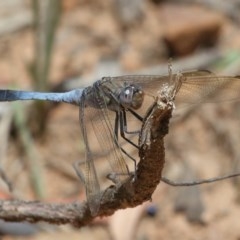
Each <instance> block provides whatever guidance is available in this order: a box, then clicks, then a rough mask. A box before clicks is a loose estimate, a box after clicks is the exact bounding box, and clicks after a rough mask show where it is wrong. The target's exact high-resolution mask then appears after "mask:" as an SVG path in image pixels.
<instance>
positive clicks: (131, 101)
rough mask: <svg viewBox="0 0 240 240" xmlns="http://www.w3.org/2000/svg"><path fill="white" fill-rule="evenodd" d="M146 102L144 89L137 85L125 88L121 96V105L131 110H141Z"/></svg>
mask: <svg viewBox="0 0 240 240" xmlns="http://www.w3.org/2000/svg"><path fill="white" fill-rule="evenodd" d="M143 100H144V92H143V91H142V88H141V87H140V86H138V85H136V84H131V85H129V86H125V87H123V88H122V89H121V91H120V94H119V103H120V104H121V105H122V106H123V107H125V108H130V109H139V108H140V107H141V106H142V103H143Z"/></svg>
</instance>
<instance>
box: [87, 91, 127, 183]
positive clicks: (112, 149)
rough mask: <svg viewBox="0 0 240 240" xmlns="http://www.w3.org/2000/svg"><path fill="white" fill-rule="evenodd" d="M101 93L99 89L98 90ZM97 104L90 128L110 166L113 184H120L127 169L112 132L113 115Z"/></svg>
mask: <svg viewBox="0 0 240 240" xmlns="http://www.w3.org/2000/svg"><path fill="white" fill-rule="evenodd" d="M98 91H101V89H98ZM98 91H96V92H95V96H96V97H97V96H99V95H98V94H99V92H98ZM98 102H99V108H100V109H95V111H96V114H97V115H96V114H95V116H97V118H94V120H92V127H93V129H94V133H95V136H96V138H97V140H98V143H99V146H100V148H101V151H102V153H106V156H107V159H108V162H109V164H110V166H111V171H112V172H111V174H114V176H115V179H114V182H116V183H120V182H122V181H123V180H125V179H126V178H127V177H128V176H129V172H128V167H127V164H126V162H125V156H124V155H123V153H122V151H121V148H120V146H119V142H118V140H117V137H116V135H115V132H114V122H113V120H114V118H113V117H112V116H111V117H110V114H111V115H112V114H114V113H113V112H112V111H110V110H108V108H107V105H106V103H105V102H103V101H98Z"/></svg>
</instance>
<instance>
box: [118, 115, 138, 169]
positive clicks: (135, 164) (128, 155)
mask: <svg viewBox="0 0 240 240" xmlns="http://www.w3.org/2000/svg"><path fill="white" fill-rule="evenodd" d="M118 129H119V112H116V116H115V126H114V133H115V138H114V141H115V144H117V145H119V143H118V142H117V140H118ZM120 149H121V151H122V152H123V153H124V154H125V155H126V156H127V157H128V158H130V159H131V160H132V161H133V163H134V170H135V171H134V172H136V170H137V161H136V159H135V158H133V157H132V156H131V155H130V154H129V153H128V152H127V151H126V150H125V149H124V148H122V147H120ZM127 169H128V166H127ZM128 173H129V169H128Z"/></svg>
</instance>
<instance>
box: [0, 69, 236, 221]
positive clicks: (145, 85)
mask: <svg viewBox="0 0 240 240" xmlns="http://www.w3.org/2000/svg"><path fill="white" fill-rule="evenodd" d="M239 89H240V77H234V76H217V75H215V74H214V73H212V72H210V71H207V70H193V71H186V72H178V73H172V69H171V67H169V74H168V75H163V76H160V75H126V76H117V77H103V78H102V79H100V80H97V81H96V82H94V83H93V85H91V86H89V87H86V88H78V89H73V90H71V91H68V92H59V93H55V92H35V91H20V90H9V89H2V90H0V101H17V100H43V101H53V102H64V103H69V104H73V105H76V106H78V107H79V121H80V129H81V133H82V137H83V142H84V146H85V174H82V173H81V171H79V170H77V169H78V163H77V164H75V170H76V172H77V174H78V176H79V178H80V179H81V180H82V181H83V182H84V184H85V189H86V196H87V201H88V204H89V208H90V211H91V214H92V215H93V216H94V215H96V214H97V212H98V211H99V206H100V202H101V197H102V195H101V193H100V192H101V190H100V189H101V188H100V183H99V178H98V175H97V172H98V171H97V170H98V169H97V168H96V165H95V158H96V155H95V153H94V146H93V144H91V139H90V136H89V131H91V130H93V131H94V134H95V136H96V139H97V141H98V144H99V146H100V148H101V150H102V151H103V152H104V153H106V157H107V158H108V161H109V164H110V166H111V171H112V172H111V176H114V177H111V178H112V179H111V180H113V182H114V183H115V184H121V183H123V182H124V181H126V180H127V179H128V178H129V177H130V176H132V174H131V172H130V171H129V168H128V165H127V163H126V158H132V157H131V155H130V154H128V153H127V152H126V151H125V150H124V149H123V148H122V147H121V145H120V140H119V138H120V137H121V138H122V139H123V140H124V141H125V142H127V143H128V144H131V145H132V146H134V147H136V148H139V146H138V144H136V143H134V142H133V141H132V140H131V138H130V137H129V135H130V136H131V135H132V134H133V135H134V134H135V135H137V136H138V133H139V129H134V130H129V129H128V123H129V121H128V118H127V116H129V115H130V116H131V117H132V118H134V119H136V120H138V121H139V122H141V121H142V119H143V116H145V114H146V112H147V110H148V108H149V106H151V103H153V101H155V99H156V96H159V94H160V95H161V98H162V99H164V98H166V101H168V99H167V96H169V91H171V92H173V94H170V95H172V96H175V99H174V102H175V104H176V105H177V104H183V105H184V104H186V105H189V104H197V103H203V102H209V101H214V102H217V101H225V100H226V101H229V100H230V101H231V100H236V99H238V98H239ZM216 91H218V92H220V93H221V94H217V95H216V96H215V95H214V93H215V92H216ZM209 99H210V100H209ZM112 116H114V121H113V120H112ZM93 117H94V118H93ZM89 118H90V119H91V121H88V119H89ZM133 160H134V161H135V159H133ZM135 170H136V169H135Z"/></svg>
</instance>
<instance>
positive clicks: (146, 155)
mask: <svg viewBox="0 0 240 240" xmlns="http://www.w3.org/2000/svg"><path fill="white" fill-rule="evenodd" d="M160 103H161V102H160ZM172 108H173V104H172V102H170V103H169V104H164V103H163V104H159V102H155V103H154V104H153V105H152V106H151V107H150V109H149V110H148V112H147V114H146V116H145V118H144V119H143V125H142V129H141V133H140V137H139V145H140V150H139V156H140V162H139V164H138V166H137V172H136V179H135V180H134V181H133V180H132V177H130V178H129V179H128V180H127V181H126V182H125V183H123V184H122V185H119V186H118V185H113V186H110V187H109V188H107V189H106V190H105V191H104V192H103V195H102V199H101V204H100V209H99V212H98V214H97V216H109V215H112V214H113V213H114V212H115V211H116V210H118V209H125V208H128V207H135V206H137V205H140V204H142V203H143V202H145V201H148V200H150V199H151V196H152V194H153V192H154V190H155V189H156V187H157V185H158V184H159V182H160V180H161V173H162V169H163V166H164V155H165V152H164V142H163V138H164V136H165V135H166V134H167V133H168V124H169V119H170V118H171V114H172ZM0 218H1V219H4V220H6V221H29V222H38V221H45V222H49V223H52V224H66V223H70V224H72V225H74V226H77V227H81V226H84V225H87V224H89V223H90V222H91V221H92V220H93V219H94V218H95V217H93V216H91V213H90V210H89V207H88V204H87V202H83V203H77V202H73V203H70V204H69V203H68V204H49V203H42V202H36V201H35V202H27V201H20V200H7V201H0Z"/></svg>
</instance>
